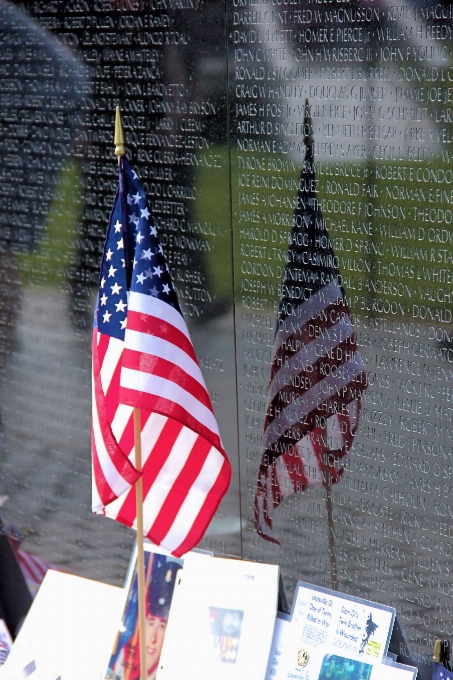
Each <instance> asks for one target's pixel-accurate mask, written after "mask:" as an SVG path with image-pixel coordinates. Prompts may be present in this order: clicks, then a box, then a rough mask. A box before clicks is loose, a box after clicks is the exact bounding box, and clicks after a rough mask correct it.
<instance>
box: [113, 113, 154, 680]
mask: <svg viewBox="0 0 453 680" xmlns="http://www.w3.org/2000/svg"><path fill="white" fill-rule="evenodd" d="M113 141H114V144H115V155H116V156H118V163H119V162H120V158H121V156H125V155H126V137H125V135H124V128H123V121H122V120H121V112H120V107H119V106H117V107H116V114H115V136H114V140H113ZM134 444H135V468H136V469H137V470H138V471H139V472H141V470H142V443H141V427H140V409H138V408H134ZM135 498H136V513H137V523H136V528H137V581H138V646H139V649H140V680H147V668H146V590H145V552H144V550H143V485H142V478H141V477H140V479H138V480H137V481H136V482H135Z"/></svg>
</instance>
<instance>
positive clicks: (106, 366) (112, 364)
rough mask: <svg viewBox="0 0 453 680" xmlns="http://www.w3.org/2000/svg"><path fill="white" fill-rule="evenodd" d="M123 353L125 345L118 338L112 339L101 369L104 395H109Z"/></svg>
mask: <svg viewBox="0 0 453 680" xmlns="http://www.w3.org/2000/svg"><path fill="white" fill-rule="evenodd" d="M122 351H123V343H122V342H121V340H118V338H110V339H109V344H108V347H107V351H106V353H105V355H104V360H103V362H102V366H101V367H100V371H99V373H100V376H101V385H102V391H103V392H104V394H107V392H108V390H109V387H110V383H111V381H112V378H113V374H114V373H115V370H116V367H117V366H118V362H119V360H120V358H121V353H122Z"/></svg>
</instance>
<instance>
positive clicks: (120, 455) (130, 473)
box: [92, 331, 140, 505]
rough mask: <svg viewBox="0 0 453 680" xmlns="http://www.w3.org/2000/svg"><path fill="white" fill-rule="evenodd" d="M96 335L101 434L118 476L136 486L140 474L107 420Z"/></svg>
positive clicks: (96, 391) (95, 377) (96, 387)
mask: <svg viewBox="0 0 453 680" xmlns="http://www.w3.org/2000/svg"><path fill="white" fill-rule="evenodd" d="M96 334H97V331H95V333H93V349H92V357H93V381H94V394H95V401H96V404H95V406H96V409H97V414H98V418H99V426H100V428H101V434H102V438H103V440H104V444H105V448H106V451H107V455H108V456H109V458H110V460H111V462H112V464H113V465H114V467H115V468H116V470H117V471H118V474H119V475H120V476H121V477H122V478H123V479H124V480H125V481H126V483H128V484H134V483H135V482H136V481H137V479H138V478H139V477H140V473H139V472H137V470H136V469H135V468H134V466H133V465H132V464H131V463H130V461H129V459H128V458H127V456H126V455H125V454H124V452H123V451H122V450H121V449H120V447H119V446H118V444H117V442H116V440H115V438H114V437H113V434H112V431H111V428H110V421H109V420H108V418H107V414H106V405H105V397H104V393H103V391H102V386H101V376H100V370H99V361H98V355H97V351H96V349H97V348H96ZM99 495H100V497H101V500H102V502H103V503H104V505H105V504H106V503H110V502H111V499H110V500H108V501H105V500H104V498H103V497H102V495H101V494H99Z"/></svg>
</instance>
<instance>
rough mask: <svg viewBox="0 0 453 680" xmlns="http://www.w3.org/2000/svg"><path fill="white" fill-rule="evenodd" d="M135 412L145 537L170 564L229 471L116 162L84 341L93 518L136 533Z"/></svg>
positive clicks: (154, 248)
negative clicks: (89, 382) (87, 346)
mask: <svg viewBox="0 0 453 680" xmlns="http://www.w3.org/2000/svg"><path fill="white" fill-rule="evenodd" d="M134 407H135V408H139V409H140V417H141V441H142V480H143V523H144V533H145V535H146V536H147V537H148V538H149V539H150V540H151V541H152V542H153V543H154V544H156V545H159V546H162V547H164V548H165V549H167V550H169V551H170V552H172V553H173V554H174V555H176V556H180V555H182V554H184V553H185V552H187V551H188V550H190V549H191V548H193V547H194V546H195V545H196V544H197V543H198V542H199V541H200V540H201V538H202V537H203V534H204V532H205V530H206V528H207V526H208V525H209V522H210V521H211V519H212V517H213V515H214V513H215V511H216V509H217V507H218V505H219V503H220V501H221V499H222V497H223V495H224V494H225V492H226V491H227V489H228V486H229V482H230V476H231V468H230V464H229V462H228V459H227V457H226V454H225V451H224V449H223V445H222V442H221V439H220V434H219V430H218V426H217V422H216V419H215V416H214V412H213V410H212V406H211V402H210V399H209V395H208V392H207V390H206V386H205V383H204V380H203V377H202V375H201V371H200V367H199V364H198V361H197V358H196V355H195V352H194V349H193V346H192V343H191V341H190V337H189V333H188V330H187V327H186V324H185V321H184V318H183V316H182V313H181V309H180V307H179V304H178V300H177V297H176V293H175V289H174V287H173V284H172V280H171V277H170V273H169V269H168V266H167V263H166V261H165V257H164V254H163V250H162V246H161V245H160V243H159V239H158V235H157V231H156V227H155V226H154V223H153V220H152V217H151V214H150V212H149V210H148V207H147V203H146V196H145V193H144V191H143V188H142V186H141V184H140V182H139V180H138V177H137V174H136V173H135V172H134V171H133V170H132V169H131V167H130V165H129V162H128V160H127V159H126V158H125V157H124V156H122V157H121V158H120V163H119V187H118V191H117V195H116V198H115V203H114V206H113V210H112V214H111V217H110V221H109V226H108V232H107V238H106V243H105V249H104V256H103V260H102V266H101V274H100V284H99V295H98V301H97V307H96V313H95V323H94V333H93V428H92V451H93V511H94V512H95V513H98V514H105V515H107V516H108V517H112V518H113V519H116V520H118V521H119V522H122V523H123V524H126V525H128V526H135V525H136V506H135V497H136V493H135V482H136V480H137V479H138V478H139V476H140V473H139V472H138V471H137V470H136V468H135V467H134V462H135V447H134V426H133V411H134Z"/></svg>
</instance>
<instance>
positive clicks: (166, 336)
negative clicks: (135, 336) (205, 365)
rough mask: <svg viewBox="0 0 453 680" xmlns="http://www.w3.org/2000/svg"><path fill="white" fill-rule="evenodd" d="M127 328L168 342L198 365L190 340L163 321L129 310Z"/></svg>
mask: <svg viewBox="0 0 453 680" xmlns="http://www.w3.org/2000/svg"><path fill="white" fill-rule="evenodd" d="M127 328H128V329H130V330H133V331H138V332H139V333H144V334H145V335H154V336H155V337H156V338H162V340H168V341H169V342H171V343H172V344H173V345H176V347H179V349H182V350H183V351H184V352H185V353H186V354H188V355H189V356H190V358H191V359H193V360H194V361H195V363H196V364H197V365H198V359H197V356H196V354H195V351H194V349H193V347H192V343H191V342H190V340H189V339H188V338H187V337H186V336H185V335H184V333H182V332H181V331H180V330H179V329H178V328H175V326H173V325H172V324H169V323H168V322H167V321H166V320H165V319H162V318H160V317H158V316H151V315H148V314H141V313H140V312H133V311H131V310H130V311H129V312H128V315H127Z"/></svg>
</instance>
